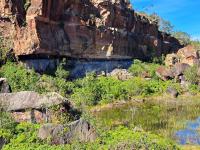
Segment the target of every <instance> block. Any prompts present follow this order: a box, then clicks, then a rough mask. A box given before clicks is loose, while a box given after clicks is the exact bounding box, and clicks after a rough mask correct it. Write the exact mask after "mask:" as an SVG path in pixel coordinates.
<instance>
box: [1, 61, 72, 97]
mask: <svg viewBox="0 0 200 150" xmlns="http://www.w3.org/2000/svg"><path fill="white" fill-rule="evenodd" d="M58 70H59V71H57V76H56V77H54V76H49V75H40V74H38V73H36V72H34V71H33V70H30V69H26V68H25V67H24V66H23V65H22V64H15V63H11V62H8V63H6V64H5V65H3V66H2V68H1V70H0V76H1V77H5V78H7V79H8V82H9V84H10V86H11V89H12V91H14V92H18V91H36V92H39V93H46V92H57V93H60V94H61V95H63V96H66V93H71V92H72V88H73V86H74V85H73V83H72V82H67V81H66V79H65V78H66V77H67V74H68V73H66V72H65V71H62V69H61V68H60V69H58Z"/></svg>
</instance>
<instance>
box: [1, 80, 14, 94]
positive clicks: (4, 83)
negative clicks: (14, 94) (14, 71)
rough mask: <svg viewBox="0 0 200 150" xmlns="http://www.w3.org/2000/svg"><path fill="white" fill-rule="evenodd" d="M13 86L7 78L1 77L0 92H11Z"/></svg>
mask: <svg viewBox="0 0 200 150" xmlns="http://www.w3.org/2000/svg"><path fill="white" fill-rule="evenodd" d="M10 92H11V88H10V85H9V84H8V82H7V79H6V78H0V93H10Z"/></svg>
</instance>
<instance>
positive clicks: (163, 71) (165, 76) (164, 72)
mask: <svg viewBox="0 0 200 150" xmlns="http://www.w3.org/2000/svg"><path fill="white" fill-rule="evenodd" d="M156 75H157V76H158V77H159V78H160V79H162V80H164V81H166V80H169V79H172V78H173V77H174V75H173V72H172V71H171V70H170V69H168V68H166V67H164V66H160V67H159V68H158V69H157V70H156Z"/></svg>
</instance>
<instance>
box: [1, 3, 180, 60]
mask: <svg viewBox="0 0 200 150" xmlns="http://www.w3.org/2000/svg"><path fill="white" fill-rule="evenodd" d="M0 27H1V29H3V31H2V33H3V35H4V36H6V35H7V36H11V37H12V38H13V42H14V48H13V49H14V51H15V54H16V55H18V56H24V55H25V56H27V55H45V56H69V57H75V58H94V59H98V58H104V59H105V58H119V59H127V58H143V59H144V58H148V57H150V56H151V55H152V54H153V55H158V56H159V55H161V54H167V53H169V52H173V51H176V50H177V49H178V48H180V44H179V42H178V41H177V40H176V39H175V38H173V37H171V36H169V35H167V34H165V33H162V32H160V31H158V26H157V24H156V23H154V22H151V21H150V20H148V19H147V18H145V17H144V16H141V15H138V14H137V13H136V12H135V11H134V10H133V9H132V8H131V5H130V2H129V1H128V0H56V1H55V0H26V1H25V2H24V0H1V2H0Z"/></svg>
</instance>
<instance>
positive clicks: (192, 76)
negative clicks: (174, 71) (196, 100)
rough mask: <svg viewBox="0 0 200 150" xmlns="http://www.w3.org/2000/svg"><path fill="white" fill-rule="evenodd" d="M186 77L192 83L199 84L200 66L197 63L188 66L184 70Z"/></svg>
mask: <svg viewBox="0 0 200 150" xmlns="http://www.w3.org/2000/svg"><path fill="white" fill-rule="evenodd" d="M184 75H185V78H186V80H187V81H188V82H190V83H191V84H197V83H198V82H199V81H200V78H199V76H198V66H197V65H195V66H193V67H190V68H188V69H187V70H186V71H185V72H184Z"/></svg>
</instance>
